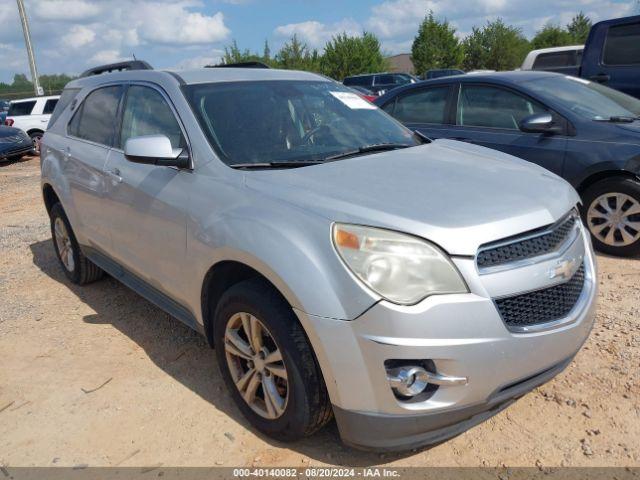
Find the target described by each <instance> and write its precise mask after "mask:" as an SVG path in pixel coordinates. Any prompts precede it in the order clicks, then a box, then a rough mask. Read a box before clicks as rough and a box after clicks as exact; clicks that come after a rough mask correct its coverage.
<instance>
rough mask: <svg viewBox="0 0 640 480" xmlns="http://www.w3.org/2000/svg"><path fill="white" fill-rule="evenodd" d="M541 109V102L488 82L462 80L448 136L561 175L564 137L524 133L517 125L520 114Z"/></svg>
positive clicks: (536, 111) (521, 116)
mask: <svg viewBox="0 0 640 480" xmlns="http://www.w3.org/2000/svg"><path fill="white" fill-rule="evenodd" d="M542 112H547V109H546V108H545V107H544V106H542V105H540V104H538V103H537V102H535V101H533V100H531V99H529V98H527V97H524V96H522V95H519V94H517V93H515V92H513V91H510V90H506V89H502V88H499V87H495V86H491V85H467V84H462V85H461V86H460V93H459V97H458V102H457V109H456V126H454V127H452V128H451V136H450V138H457V139H460V140H464V141H469V142H472V143H476V144H478V145H483V146H485V147H489V148H493V149H496V150H500V151H501V152H504V153H508V154H510V155H514V156H516V157H519V158H522V159H524V160H527V161H530V162H533V163H536V164H538V165H540V166H542V167H544V168H546V169H548V170H551V171H552V172H554V173H556V174H558V175H561V174H562V170H563V165H564V159H565V151H566V137H565V136H563V135H550V134H542V133H525V132H522V131H520V129H519V128H518V125H519V122H520V121H521V120H522V119H523V118H525V117H527V116H529V115H533V114H535V113H542Z"/></svg>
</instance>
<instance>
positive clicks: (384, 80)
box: [374, 75, 395, 85]
mask: <svg viewBox="0 0 640 480" xmlns="http://www.w3.org/2000/svg"><path fill="white" fill-rule="evenodd" d="M394 83H395V78H394V77H393V75H376V77H375V80H374V85H392V84H394Z"/></svg>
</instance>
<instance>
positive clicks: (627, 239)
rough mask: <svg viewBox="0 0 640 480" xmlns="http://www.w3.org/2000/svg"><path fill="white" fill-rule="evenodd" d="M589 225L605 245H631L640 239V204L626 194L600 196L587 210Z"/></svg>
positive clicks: (614, 193)
mask: <svg viewBox="0 0 640 480" xmlns="http://www.w3.org/2000/svg"><path fill="white" fill-rule="evenodd" d="M587 225H588V227H589V230H590V231H591V233H592V234H593V236H594V237H596V238H597V239H598V240H599V241H601V242H602V243H604V244H605V245H609V246H612V247H625V246H627V245H631V244H632V243H634V242H636V241H637V240H638V239H640V202H638V200H636V199H635V198H633V197H631V196H629V195H627V194H624V193H616V192H611V193H605V194H604V195H600V196H599V197H597V198H596V199H595V200H594V201H593V202H591V205H590V206H589V210H587Z"/></svg>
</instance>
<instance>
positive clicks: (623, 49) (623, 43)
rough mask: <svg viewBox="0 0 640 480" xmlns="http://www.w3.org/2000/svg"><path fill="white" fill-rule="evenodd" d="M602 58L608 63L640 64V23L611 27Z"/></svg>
mask: <svg viewBox="0 0 640 480" xmlns="http://www.w3.org/2000/svg"><path fill="white" fill-rule="evenodd" d="M602 60H603V62H604V63H605V64H606V65H638V64H640V23H633V24H630V25H617V26H615V27H610V28H609V32H608V33H607V39H606V40H605V43H604V55H603V58H602Z"/></svg>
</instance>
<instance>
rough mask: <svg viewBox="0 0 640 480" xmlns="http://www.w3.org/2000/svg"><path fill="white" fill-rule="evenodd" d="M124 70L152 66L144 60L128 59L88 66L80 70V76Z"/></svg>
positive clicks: (150, 68) (143, 68)
mask: <svg viewBox="0 0 640 480" xmlns="http://www.w3.org/2000/svg"><path fill="white" fill-rule="evenodd" d="M125 70H153V67H152V66H151V65H149V64H148V63H147V62H145V61H144V60H129V61H127V62H118V63H110V64H108V65H100V66H99V67H94V68H90V69H89V70H87V71H85V72H82V75H80V77H81V78H82V77H90V76H91V75H100V74H101V73H111V72H123V71H125Z"/></svg>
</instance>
